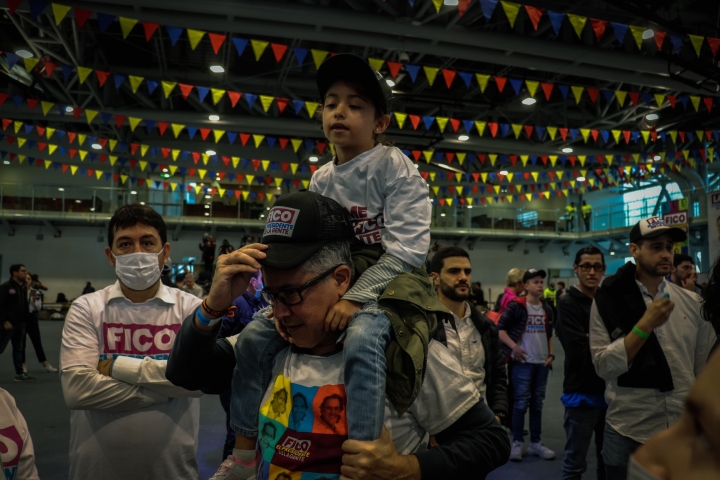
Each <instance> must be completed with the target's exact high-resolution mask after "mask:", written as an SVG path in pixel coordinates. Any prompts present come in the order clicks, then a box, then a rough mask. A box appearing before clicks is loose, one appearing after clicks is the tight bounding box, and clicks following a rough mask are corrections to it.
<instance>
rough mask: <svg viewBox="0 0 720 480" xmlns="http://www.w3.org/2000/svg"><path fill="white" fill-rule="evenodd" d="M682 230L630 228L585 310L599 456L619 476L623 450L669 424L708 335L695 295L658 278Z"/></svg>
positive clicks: (626, 453)
mask: <svg viewBox="0 0 720 480" xmlns="http://www.w3.org/2000/svg"><path fill="white" fill-rule="evenodd" d="M685 238H686V234H685V232H684V231H683V230H681V229H679V228H674V227H670V226H669V225H668V224H667V223H665V221H664V220H663V219H662V218H659V217H650V218H645V219H643V220H640V221H639V222H638V223H637V224H636V225H635V226H634V227H633V228H632V230H630V254H631V255H632V256H633V258H634V259H635V263H632V262H628V263H626V264H625V265H623V266H622V267H620V268H619V269H618V271H617V273H616V274H615V275H611V276H609V277H607V278H606V279H605V280H604V281H603V284H602V286H601V287H600V288H599V289H598V290H597V293H596V294H595V301H594V303H593V306H592V309H591V310H590V350H591V354H592V360H593V364H594V365H595V371H596V372H597V374H598V375H599V376H600V377H601V378H602V379H603V380H605V383H606V388H605V400H606V401H607V403H608V410H607V415H606V417H605V434H604V439H603V452H602V453H603V460H604V462H605V470H606V473H607V477H608V478H612V479H618V480H624V479H625V478H626V475H627V469H628V459H629V457H630V455H631V454H632V453H633V452H634V451H635V450H636V449H637V448H638V447H639V446H640V445H642V444H644V443H645V442H646V441H647V440H648V439H649V438H650V437H652V436H653V435H655V434H656V433H658V432H659V431H660V430H662V429H665V428H666V427H668V426H670V425H672V424H673V423H675V422H676V421H677V420H678V419H679V418H680V416H681V414H682V412H683V404H684V402H685V398H686V397H687V394H688V392H689V391H690V387H691V386H692V385H693V383H694V382H695V377H696V375H697V374H698V373H699V372H700V370H701V369H702V368H703V367H704V366H705V362H706V361H707V356H708V354H709V352H710V349H711V347H712V345H713V343H714V341H715V334H714V332H713V330H712V326H711V325H710V324H709V323H708V322H706V321H704V320H703V317H702V315H701V312H700V297H699V296H698V295H697V294H695V293H694V292H690V291H688V290H685V289H683V288H682V287H680V286H678V285H674V284H673V283H671V282H668V281H667V280H666V277H667V276H668V275H669V274H670V271H671V270H672V264H673V256H674V250H673V247H674V243H675V242H682V241H684V240H685Z"/></svg>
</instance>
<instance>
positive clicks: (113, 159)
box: [110, 155, 118, 167]
mask: <svg viewBox="0 0 720 480" xmlns="http://www.w3.org/2000/svg"><path fill="white" fill-rule="evenodd" d="M117 160H118V157H117V156H116V155H110V166H111V167H112V166H114V165H115V162H117Z"/></svg>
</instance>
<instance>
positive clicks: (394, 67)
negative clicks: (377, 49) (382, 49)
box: [385, 61, 402, 78]
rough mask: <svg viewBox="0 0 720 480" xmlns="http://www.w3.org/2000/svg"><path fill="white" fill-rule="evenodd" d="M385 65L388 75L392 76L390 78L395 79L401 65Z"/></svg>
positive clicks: (395, 63)
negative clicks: (388, 71)
mask: <svg viewBox="0 0 720 480" xmlns="http://www.w3.org/2000/svg"><path fill="white" fill-rule="evenodd" d="M385 65H387V66H388V70H390V75H392V78H397V76H398V73H400V67H402V63H400V62H390V61H387V62H385Z"/></svg>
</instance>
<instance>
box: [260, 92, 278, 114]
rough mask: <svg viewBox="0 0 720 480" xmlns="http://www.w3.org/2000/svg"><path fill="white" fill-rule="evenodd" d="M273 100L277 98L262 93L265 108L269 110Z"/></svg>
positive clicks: (261, 99)
mask: <svg viewBox="0 0 720 480" xmlns="http://www.w3.org/2000/svg"><path fill="white" fill-rule="evenodd" d="M273 100H275V97H271V96H269V95H260V103H262V107H263V110H265V111H266V112H267V111H268V110H269V109H270V106H271V105H272V103H273Z"/></svg>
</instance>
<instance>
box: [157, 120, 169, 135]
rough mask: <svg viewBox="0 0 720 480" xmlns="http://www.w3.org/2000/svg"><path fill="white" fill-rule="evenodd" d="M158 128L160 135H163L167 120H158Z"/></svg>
mask: <svg viewBox="0 0 720 480" xmlns="http://www.w3.org/2000/svg"><path fill="white" fill-rule="evenodd" d="M157 125H158V130H159V131H160V135H165V130H167V128H168V127H169V126H170V124H169V123H168V122H158V123H157Z"/></svg>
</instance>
